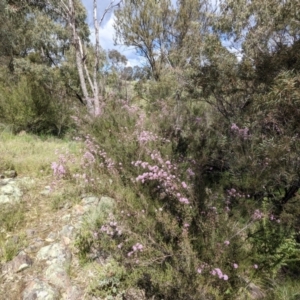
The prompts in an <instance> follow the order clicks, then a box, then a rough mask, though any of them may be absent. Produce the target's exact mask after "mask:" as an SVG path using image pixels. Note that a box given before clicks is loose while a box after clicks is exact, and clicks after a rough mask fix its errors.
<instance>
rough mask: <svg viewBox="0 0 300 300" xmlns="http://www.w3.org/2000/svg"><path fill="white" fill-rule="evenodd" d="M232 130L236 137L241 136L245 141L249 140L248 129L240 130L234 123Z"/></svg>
mask: <svg viewBox="0 0 300 300" xmlns="http://www.w3.org/2000/svg"><path fill="white" fill-rule="evenodd" d="M230 129H231V131H232V132H234V133H235V134H236V135H238V136H240V137H241V138H243V139H244V140H246V139H247V138H249V135H250V134H249V129H248V128H247V127H245V128H244V129H242V128H239V127H238V126H237V125H236V124H235V123H232V124H231V127H230Z"/></svg>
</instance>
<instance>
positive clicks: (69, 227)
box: [59, 225, 75, 238]
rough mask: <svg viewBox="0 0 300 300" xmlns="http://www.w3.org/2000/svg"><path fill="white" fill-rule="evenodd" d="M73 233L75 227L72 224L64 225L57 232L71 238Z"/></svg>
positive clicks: (61, 235)
mask: <svg viewBox="0 0 300 300" xmlns="http://www.w3.org/2000/svg"><path fill="white" fill-rule="evenodd" d="M74 235H75V227H74V226H72V225H65V226H64V227H63V228H62V230H61V231H60V232H59V236H60V237H68V238H72V237H73V236H74Z"/></svg>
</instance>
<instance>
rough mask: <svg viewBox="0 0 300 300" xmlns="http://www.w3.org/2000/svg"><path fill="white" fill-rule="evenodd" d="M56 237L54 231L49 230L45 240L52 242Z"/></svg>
mask: <svg viewBox="0 0 300 300" xmlns="http://www.w3.org/2000/svg"><path fill="white" fill-rule="evenodd" d="M56 238H57V234H56V233H55V232H50V233H49V234H48V236H47V237H46V239H45V240H46V242H49V243H52V242H54V241H55V240H56Z"/></svg>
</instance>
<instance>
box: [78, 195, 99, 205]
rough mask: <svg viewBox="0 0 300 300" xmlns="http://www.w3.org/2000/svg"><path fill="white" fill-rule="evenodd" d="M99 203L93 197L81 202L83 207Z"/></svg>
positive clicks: (97, 199)
mask: <svg viewBox="0 0 300 300" xmlns="http://www.w3.org/2000/svg"><path fill="white" fill-rule="evenodd" d="M98 202H99V198H98V197H95V196H90V197H85V198H83V199H82V200H81V203H82V204H83V205H92V204H97V203H98Z"/></svg>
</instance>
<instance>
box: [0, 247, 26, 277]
mask: <svg viewBox="0 0 300 300" xmlns="http://www.w3.org/2000/svg"><path fill="white" fill-rule="evenodd" d="M31 265H32V259H31V258H30V257H29V256H28V255H27V254H26V253H25V252H23V251H21V252H20V253H19V254H18V255H17V256H16V257H15V258H14V259H13V260H12V261H10V262H8V263H6V264H5V265H4V266H3V267H2V271H4V272H6V273H17V272H21V271H23V270H25V269H27V268H29V267H30V266H31Z"/></svg>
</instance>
